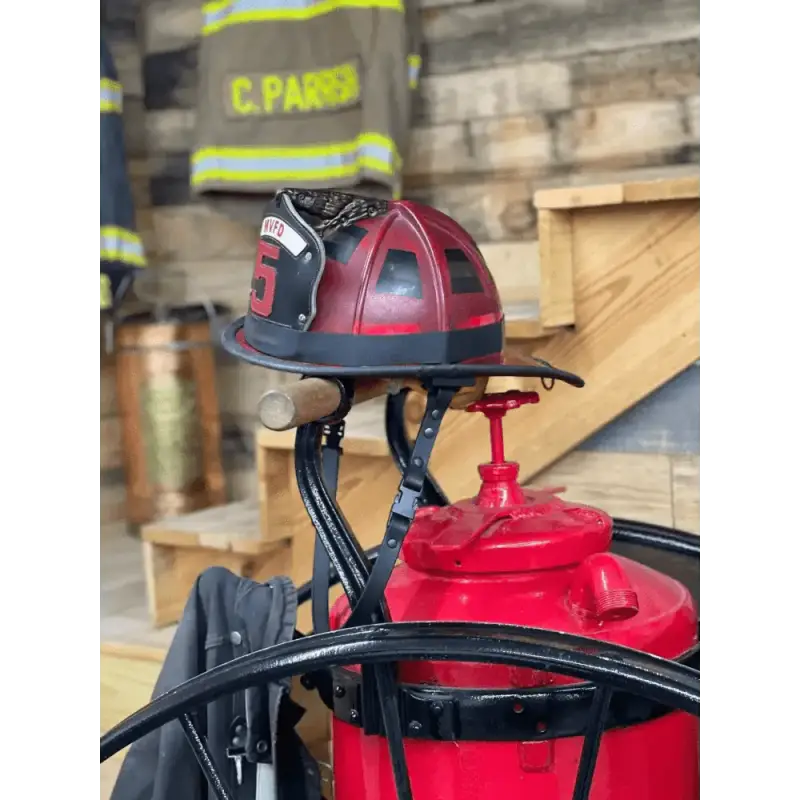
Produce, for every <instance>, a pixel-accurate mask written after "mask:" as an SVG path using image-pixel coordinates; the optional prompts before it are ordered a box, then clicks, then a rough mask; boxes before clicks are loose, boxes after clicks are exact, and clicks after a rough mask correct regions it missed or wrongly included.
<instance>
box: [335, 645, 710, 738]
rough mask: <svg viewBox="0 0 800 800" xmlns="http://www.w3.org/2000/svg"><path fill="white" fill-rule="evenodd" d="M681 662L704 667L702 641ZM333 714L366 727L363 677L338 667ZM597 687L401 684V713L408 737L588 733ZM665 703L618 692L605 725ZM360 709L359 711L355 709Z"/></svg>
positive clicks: (644, 715) (662, 710) (652, 713)
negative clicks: (469, 687)
mask: <svg viewBox="0 0 800 800" xmlns="http://www.w3.org/2000/svg"><path fill="white" fill-rule="evenodd" d="M677 662H678V663H680V664H684V665H686V666H688V667H692V668H694V669H698V670H699V667H700V648H699V645H698V646H697V647H695V648H692V649H691V650H689V651H687V652H686V653H684V654H683V655H682V656H680V657H679V658H678V659H677ZM332 678H333V684H332V685H333V709H332V710H333V715H334V717H336V719H338V720H340V721H341V722H345V723H347V724H348V725H353V726H355V727H360V726H361V721H360V720H361V686H362V680H361V676H360V675H359V674H358V673H357V672H355V671H354V670H351V669H346V668H344V667H335V668H334V669H333V670H332ZM594 694H595V687H594V686H593V685H592V684H588V683H580V684H568V685H565V686H557V687H547V688H532V689H514V690H507V689H485V690H480V689H458V688H456V689H448V688H444V687H434V686H421V685H411V684H401V685H400V696H399V702H400V717H401V719H402V724H403V735H404V736H405V737H406V738H408V739H419V740H423V741H448V742H459V741H460V742H467V741H469V742H522V741H546V740H550V739H564V738H568V737H572V736H583V735H584V734H585V732H586V729H587V726H588V724H589V721H590V712H591V705H592V699H593V697H594ZM671 711H672V709H671V708H670V707H669V706H665V705H661V704H659V703H655V702H652V701H649V700H646V699H644V698H642V697H638V696H636V695H632V694H627V693H625V692H620V691H617V692H615V693H614V697H613V699H612V702H611V706H610V709H609V712H608V714H607V715H606V721H605V727H604V730H612V729H615V728H627V727H630V726H632V725H641V724H643V723H645V722H650V721H651V720H655V719H659V718H660V717H663V716H665V715H666V714H668V713H670V712H671ZM353 712H355V713H353Z"/></svg>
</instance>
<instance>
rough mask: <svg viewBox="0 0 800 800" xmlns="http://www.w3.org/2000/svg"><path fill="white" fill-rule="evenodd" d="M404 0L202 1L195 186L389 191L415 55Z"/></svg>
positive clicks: (396, 185)
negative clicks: (202, 20)
mask: <svg viewBox="0 0 800 800" xmlns="http://www.w3.org/2000/svg"><path fill="white" fill-rule="evenodd" d="M415 2H416V0H215V1H214V2H210V3H206V4H205V5H204V6H203V15H204V25H203V36H202V40H201V45H200V54H199V62H198V68H199V83H200V96H199V100H198V119H197V127H196V147H195V149H194V152H193V156H192V170H191V175H192V177H191V179H192V186H193V188H194V190H195V192H196V193H198V194H202V195H205V196H207V198H208V199H213V195H214V194H215V193H228V196H230V193H233V194H239V195H241V194H244V195H250V196H251V197H252V196H253V195H261V196H262V197H263V196H264V195H268V194H271V193H272V192H274V191H275V190H276V189H279V188H282V187H285V186H292V187H298V188H350V189H352V190H355V191H357V192H358V191H360V192H361V193H363V194H373V195H383V196H391V195H393V194H394V195H398V194H399V192H400V180H401V170H402V157H403V154H404V153H405V150H406V148H407V144H408V135H409V128H410V117H411V99H412V90H413V88H414V87H416V84H417V77H418V73H419V69H420V63H421V59H420V56H419V47H418V15H417V13H416V9H415V7H414V5H413V4H414V3H415ZM364 187H372V188H371V189H370V188H367V189H366V191H365V190H364Z"/></svg>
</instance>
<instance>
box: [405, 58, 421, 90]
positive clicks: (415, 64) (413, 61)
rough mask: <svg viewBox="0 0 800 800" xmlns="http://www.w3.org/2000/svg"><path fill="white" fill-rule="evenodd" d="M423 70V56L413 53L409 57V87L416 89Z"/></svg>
mask: <svg viewBox="0 0 800 800" xmlns="http://www.w3.org/2000/svg"><path fill="white" fill-rule="evenodd" d="M421 68H422V56H420V55H417V54H416V53H411V55H409V57H408V85H409V86H410V87H411V88H412V89H416V88H417V86H418V85H419V71H420V69H421Z"/></svg>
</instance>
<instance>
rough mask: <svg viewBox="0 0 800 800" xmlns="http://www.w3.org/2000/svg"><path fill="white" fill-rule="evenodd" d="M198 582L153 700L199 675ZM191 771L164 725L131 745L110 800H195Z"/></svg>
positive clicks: (171, 729)
mask: <svg viewBox="0 0 800 800" xmlns="http://www.w3.org/2000/svg"><path fill="white" fill-rule="evenodd" d="M198 583H199V579H198V582H197V583H195V585H194V588H193V589H192V592H191V594H190V596H189V600H188V602H187V604H186V607H185V609H184V612H183V617H182V618H181V621H180V624H179V625H178V628H177V630H176V632H175V638H174V639H173V640H172V644H171V645H170V648H169V651H168V652H167V657H166V659H165V660H164V666H163V667H162V668H161V673H160V674H159V676H158V680H157V681H156V686H155V689H154V691H153V698H156V697H158V696H159V695H161V694H163V693H164V692H166V691H168V690H169V689H172V688H174V687H176V686H178V685H179V684H181V683H183V682H184V681H187V680H189V678H193V677H194V676H195V675H198V674H200V672H202V668H201V666H200V665H201V663H202V662H201V658H202V652H201V647H200V643H201V642H203V640H204V638H205V631H204V614H203V612H202V606H201V602H200V597H199V590H198ZM201 777H202V776H201V775H200V774H199V770H198V769H197V765H196V762H195V759H194V754H193V753H192V751H191V749H190V747H189V745H188V743H187V742H186V739H185V737H184V734H183V729H182V728H181V726H180V723H179V722H177V721H175V722H170V723H168V724H167V725H164V726H163V727H162V728H159V729H158V730H156V731H153V732H152V733H150V734H148V735H147V736H145V737H144V738H143V739H140V740H139V741H137V742H134V743H133V744H132V745H131V747H130V750H129V751H128V753H127V754H126V756H125V759H124V761H123V762H122V768H121V769H120V772H119V775H118V777H117V781H116V784H115V785H114V790H113V792H112V794H111V800H198V798H201V797H203V796H204V795H203V794H202V791H203V786H202V784H201Z"/></svg>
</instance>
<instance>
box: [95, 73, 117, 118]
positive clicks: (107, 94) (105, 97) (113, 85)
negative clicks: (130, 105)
mask: <svg viewBox="0 0 800 800" xmlns="http://www.w3.org/2000/svg"><path fill="white" fill-rule="evenodd" d="M100 113H101V114H113V113H116V114H121V113H122V84H121V83H119V82H118V81H112V80H111V78H100Z"/></svg>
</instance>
